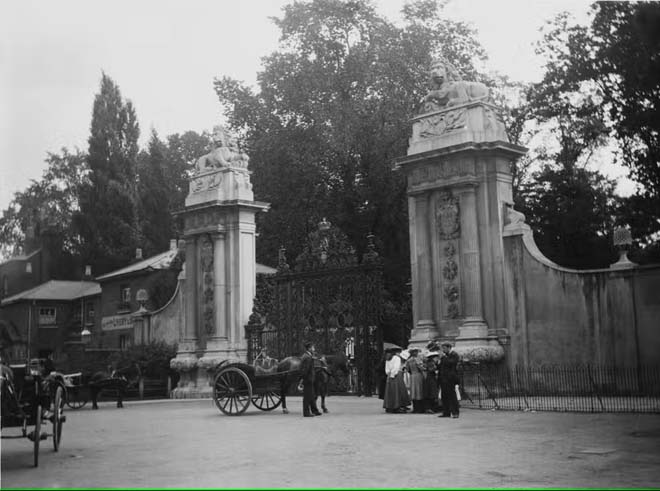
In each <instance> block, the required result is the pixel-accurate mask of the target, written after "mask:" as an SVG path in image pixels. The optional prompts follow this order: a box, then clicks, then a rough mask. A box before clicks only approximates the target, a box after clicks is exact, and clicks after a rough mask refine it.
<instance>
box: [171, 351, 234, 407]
mask: <svg viewBox="0 0 660 491" xmlns="http://www.w3.org/2000/svg"><path fill="white" fill-rule="evenodd" d="M243 351H245V350H236V349H226V350H222V351H206V352H205V353H204V355H203V356H202V357H200V358H197V356H196V355H195V354H194V353H177V356H176V358H174V359H173V360H172V361H171V362H170V367H171V368H172V369H174V370H176V371H177V372H178V373H179V376H180V378H179V383H178V384H177V386H176V388H175V389H174V390H172V393H171V396H170V397H171V398H172V399H199V398H212V397H213V387H212V384H213V378H214V377H215V372H216V368H217V366H218V365H219V364H220V363H223V362H226V363H238V362H241V363H245V360H246V356H247V352H243Z"/></svg>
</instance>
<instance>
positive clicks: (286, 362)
mask: <svg viewBox="0 0 660 491" xmlns="http://www.w3.org/2000/svg"><path fill="white" fill-rule="evenodd" d="M300 362H301V359H300V357H298V356H288V357H286V358H284V359H283V360H282V361H280V362H279V363H278V364H277V373H279V374H281V376H280V395H281V397H282V412H283V413H284V414H288V413H289V410H288V409H287V407H286V394H287V392H288V391H289V389H290V388H291V387H295V386H297V385H298V384H299V383H300V381H301V380H302V372H301V371H300ZM336 370H341V371H343V372H344V373H346V374H348V360H347V359H346V355H343V354H341V355H321V356H320V357H318V358H316V359H315V360H314V371H315V381H314V394H315V398H314V402H316V398H317V397H318V396H319V395H320V396H321V407H322V408H323V412H324V413H327V412H328V409H327V408H326V407H325V397H326V395H327V393H328V381H329V379H330V377H331V376H334V373H335V371H336Z"/></svg>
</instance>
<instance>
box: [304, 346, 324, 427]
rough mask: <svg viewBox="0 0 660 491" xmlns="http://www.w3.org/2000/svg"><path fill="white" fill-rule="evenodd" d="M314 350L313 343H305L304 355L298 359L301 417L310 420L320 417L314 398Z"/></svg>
mask: <svg viewBox="0 0 660 491" xmlns="http://www.w3.org/2000/svg"><path fill="white" fill-rule="evenodd" d="M315 352H316V349H315V347H314V343H305V353H304V354H303V355H302V358H301V359H300V370H301V372H302V381H303V416H304V417H306V418H310V417H312V416H321V412H320V411H319V410H318V408H317V407H316V401H315V397H314V378H315V370H314V353H315Z"/></svg>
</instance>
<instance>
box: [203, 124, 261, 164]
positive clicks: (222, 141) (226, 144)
mask: <svg viewBox="0 0 660 491" xmlns="http://www.w3.org/2000/svg"><path fill="white" fill-rule="evenodd" d="M213 142H214V143H215V145H216V148H215V149H213V150H211V151H210V152H209V153H207V154H206V155H202V156H201V157H199V158H198V159H197V161H196V162H195V173H199V172H204V171H207V170H210V169H218V168H223V167H239V168H242V169H246V168H247V166H248V156H247V155H246V154H244V153H242V152H241V151H240V150H239V148H238V144H237V143H236V139H235V138H234V137H233V136H231V135H230V134H229V132H228V131H227V130H226V129H225V128H224V127H223V126H220V125H218V126H216V127H214V128H213Z"/></svg>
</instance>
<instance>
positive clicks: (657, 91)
mask: <svg viewBox="0 0 660 491" xmlns="http://www.w3.org/2000/svg"><path fill="white" fill-rule="evenodd" d="M567 21H568V19H567V17H566V15H562V16H560V17H559V18H558V19H555V20H554V21H553V23H552V24H551V29H550V30H549V32H548V33H547V35H546V36H545V40H544V45H543V46H542V47H541V52H542V54H544V56H546V58H547V60H548V62H547V65H546V74H545V76H544V79H543V81H542V82H541V84H542V85H544V86H545V87H546V88H547V90H546V92H545V96H546V97H551V98H554V100H561V99H563V100H566V101H567V102H568V105H569V106H571V107H570V108H569V107H566V108H565V109H564V112H563V114H564V115H565V116H566V117H572V116H577V117H578V118H580V120H582V121H585V120H586V119H587V118H585V117H586V116H590V117H592V118H591V119H592V121H593V119H594V118H593V116H595V119H600V120H601V128H598V129H597V130H598V131H605V132H606V133H607V134H608V135H610V136H611V137H613V138H614V141H615V142H616V143H617V144H618V145H619V146H620V148H621V152H620V155H621V161H622V163H623V164H624V165H626V166H627V167H628V168H629V169H630V172H631V174H630V175H631V177H632V178H633V179H635V180H636V181H637V182H638V183H639V185H640V186H639V189H638V191H637V194H636V196H634V197H632V198H631V199H629V200H627V201H628V206H623V207H621V209H620V211H621V213H622V214H623V215H622V216H621V217H620V218H619V219H620V220H621V221H624V222H629V223H630V224H631V225H632V228H633V235H634V236H635V237H636V238H637V239H638V240H639V242H640V243H641V244H642V245H646V246H648V245H650V244H652V243H655V244H656V247H655V250H656V251H657V252H656V255H655V256H654V259H655V260H660V247H658V246H657V244H658V242H660V165H658V162H659V161H660V137H659V136H658V127H660V28H659V27H660V3H657V2H598V3H594V4H593V6H592V19H591V23H590V25H588V26H581V25H569V23H568V22H567ZM585 92H588V93H589V94H591V97H592V99H593V104H588V105H584V104H582V103H580V101H577V103H576V94H580V93H582V94H584V93H585ZM594 128H596V127H595V126H586V127H584V128H577V129H576V134H577V132H581V134H582V135H586V136H588V135H589V134H590V132H591V131H592V130H593V129H594Z"/></svg>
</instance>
